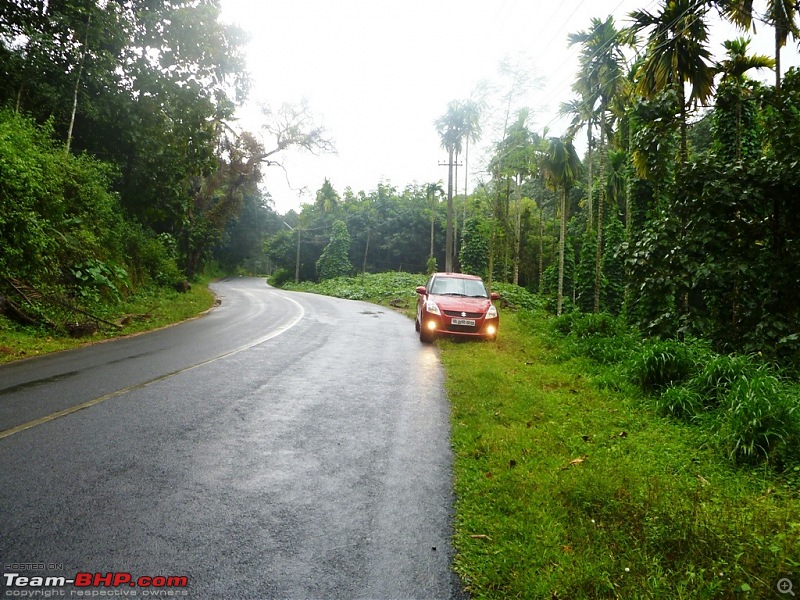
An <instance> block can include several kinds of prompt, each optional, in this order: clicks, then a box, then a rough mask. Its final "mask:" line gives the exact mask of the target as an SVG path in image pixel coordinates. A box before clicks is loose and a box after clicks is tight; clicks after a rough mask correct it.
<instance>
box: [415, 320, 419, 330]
mask: <svg viewBox="0 0 800 600" xmlns="http://www.w3.org/2000/svg"><path fill="white" fill-rule="evenodd" d="M414 331H417V332H418V331H419V321H418V320H417V319H414Z"/></svg>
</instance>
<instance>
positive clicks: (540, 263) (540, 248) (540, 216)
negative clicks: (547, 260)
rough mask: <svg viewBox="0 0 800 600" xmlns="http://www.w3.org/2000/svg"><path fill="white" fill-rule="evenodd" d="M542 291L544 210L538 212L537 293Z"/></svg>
mask: <svg viewBox="0 0 800 600" xmlns="http://www.w3.org/2000/svg"><path fill="white" fill-rule="evenodd" d="M543 292H544V210H542V211H541V212H540V213H539V293H540V294H541V293H543Z"/></svg>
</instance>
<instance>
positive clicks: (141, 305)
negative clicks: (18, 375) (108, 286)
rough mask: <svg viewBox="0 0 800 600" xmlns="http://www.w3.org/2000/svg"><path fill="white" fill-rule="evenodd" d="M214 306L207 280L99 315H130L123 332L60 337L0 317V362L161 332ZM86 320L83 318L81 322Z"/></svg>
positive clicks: (144, 295) (148, 294) (155, 292)
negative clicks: (189, 288)
mask: <svg viewBox="0 0 800 600" xmlns="http://www.w3.org/2000/svg"><path fill="white" fill-rule="evenodd" d="M213 304H214V295H213V294H212V293H211V292H210V291H209V289H208V281H201V282H199V283H196V284H194V285H192V289H191V290H189V291H188V292H187V293H178V292H176V291H174V290H171V289H166V288H157V289H147V290H143V291H142V292H140V293H139V294H137V295H134V296H131V297H129V298H127V299H125V300H124V301H123V302H121V303H120V304H117V305H115V306H114V307H113V309H107V310H106V311H104V312H103V314H102V315H98V316H101V317H102V318H104V319H106V320H108V321H110V322H116V321H117V319H120V318H122V317H124V316H126V315H131V316H132V317H131V318H130V320H129V322H127V323H126V324H125V325H124V326H123V327H122V328H121V329H113V328H110V327H103V328H102V329H101V330H100V331H99V332H98V333H96V334H94V335H93V336H91V337H85V338H71V337H69V336H68V335H64V334H62V335H58V334H56V333H54V332H53V331H50V330H48V329H44V328H33V327H22V326H20V325H17V324H15V323H13V322H12V321H10V320H8V319H7V318H5V317H3V316H0V363H3V362H10V361H13V360H19V359H22V358H30V357H32V356H38V355H40V354H46V353H49V352H57V351H60V350H68V349H70V348H77V347H79V346H84V345H86V344H92V343H96V342H99V341H102V340H106V339H110V338H114V337H120V336H124V335H130V334H134V333H140V332H143V331H149V330H152V329H158V328H159V327H164V326H166V325H170V324H172V323H177V322H179V321H183V320H185V319H189V318H191V317H195V316H197V315H198V314H199V313H201V312H203V311H204V310H207V309H208V308H210V307H211V306H213ZM84 319H85V317H81V320H84Z"/></svg>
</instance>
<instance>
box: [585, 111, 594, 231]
mask: <svg viewBox="0 0 800 600" xmlns="http://www.w3.org/2000/svg"><path fill="white" fill-rule="evenodd" d="M586 138H587V140H586V141H587V144H588V150H587V158H588V160H589V169H588V171H589V177H588V181H587V185H586V190H587V192H586V193H587V194H588V196H589V223H588V226H587V227H586V229H588V230H589V231H591V230H592V228H593V227H594V195H593V194H592V188H593V187H594V175H593V173H592V171H593V168H594V160H592V156H593V153H592V146H594V139H593V137H592V120H591V119H589V123H588V124H587V125H586Z"/></svg>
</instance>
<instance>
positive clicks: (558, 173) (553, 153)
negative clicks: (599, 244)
mask: <svg viewBox="0 0 800 600" xmlns="http://www.w3.org/2000/svg"><path fill="white" fill-rule="evenodd" d="M580 170H581V161H580V159H579V158H578V154H577V152H575V146H573V144H572V140H571V139H569V138H567V139H561V138H557V137H553V138H550V144H549V146H548V149H547V154H546V155H545V156H544V159H543V161H542V172H543V173H544V176H545V179H546V180H547V182H548V185H549V186H550V188H551V189H553V190H554V191H561V207H560V213H561V215H560V216H561V232H560V236H559V240H558V308H557V314H558V315H559V316H560V315H561V311H562V308H563V305H564V247H565V241H566V236H567V196H568V194H569V190H570V189H571V188H572V186H573V185H574V184H575V180H576V179H577V178H578V177H579V176H580Z"/></svg>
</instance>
